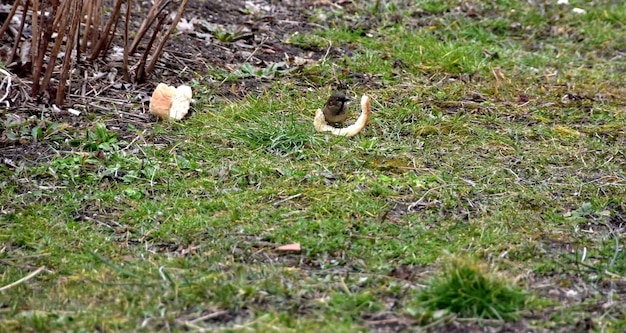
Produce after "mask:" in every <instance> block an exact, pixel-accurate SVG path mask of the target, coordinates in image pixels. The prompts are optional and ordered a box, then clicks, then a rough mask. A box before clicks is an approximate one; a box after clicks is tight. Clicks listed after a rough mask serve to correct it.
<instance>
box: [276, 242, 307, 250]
mask: <svg viewBox="0 0 626 333" xmlns="http://www.w3.org/2000/svg"><path fill="white" fill-rule="evenodd" d="M301 250H302V248H301V247H300V243H293V244H287V245H283V246H279V247H277V248H276V251H281V252H300V251H301Z"/></svg>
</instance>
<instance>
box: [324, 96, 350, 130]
mask: <svg viewBox="0 0 626 333" xmlns="http://www.w3.org/2000/svg"><path fill="white" fill-rule="evenodd" d="M348 101H350V98H349V97H347V96H346V95H345V94H344V93H340V92H336V93H334V94H332V95H330V97H329V98H328V101H326V104H324V109H322V111H323V112H324V118H326V122H328V123H332V124H338V123H339V124H340V123H343V122H344V121H345V120H346V118H347V117H348V103H347V102H348Z"/></svg>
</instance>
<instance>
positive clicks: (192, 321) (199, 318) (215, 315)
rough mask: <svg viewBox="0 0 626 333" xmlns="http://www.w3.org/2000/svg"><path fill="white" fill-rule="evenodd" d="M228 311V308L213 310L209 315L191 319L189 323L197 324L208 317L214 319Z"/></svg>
mask: <svg viewBox="0 0 626 333" xmlns="http://www.w3.org/2000/svg"><path fill="white" fill-rule="evenodd" d="M227 313H228V310H221V311H216V312H211V313H209V314H208V315H205V316H202V317H198V318H196V319H193V320H190V321H189V323H192V324H195V323H197V322H199V321H204V320H207V319H213V318H215V317H219V316H221V315H225V314H227Z"/></svg>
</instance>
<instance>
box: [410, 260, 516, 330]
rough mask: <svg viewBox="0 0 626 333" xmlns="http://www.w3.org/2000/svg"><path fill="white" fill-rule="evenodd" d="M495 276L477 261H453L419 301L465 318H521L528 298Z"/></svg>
mask: <svg viewBox="0 0 626 333" xmlns="http://www.w3.org/2000/svg"><path fill="white" fill-rule="evenodd" d="M493 275H494V274H492V273H491V272H490V270H489V269H488V268H486V267H482V266H481V265H479V264H477V263H476V262H471V261H467V260H462V259H455V260H451V261H450V262H448V263H446V265H445V266H444V268H443V270H442V272H441V276H438V277H436V278H434V279H433V281H432V282H431V283H430V285H429V287H428V288H427V289H425V290H423V292H422V294H420V295H419V296H418V300H419V301H420V302H421V306H423V307H425V308H428V309H430V310H432V311H437V310H447V311H449V312H453V313H457V314H458V315H460V316H463V317H469V318H495V319H500V320H503V319H509V320H511V319H512V320H515V319H518V318H519V316H518V315H517V311H520V310H522V309H523V308H524V306H525V305H526V295H525V294H524V292H523V291H522V290H521V289H520V288H518V287H515V286H513V285H512V283H511V282H508V281H507V280H502V279H501V278H499V277H497V276H493Z"/></svg>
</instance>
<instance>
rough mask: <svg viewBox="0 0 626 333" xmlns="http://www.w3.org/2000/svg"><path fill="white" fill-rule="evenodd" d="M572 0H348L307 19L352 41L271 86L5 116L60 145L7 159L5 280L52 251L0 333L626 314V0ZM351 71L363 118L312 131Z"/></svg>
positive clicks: (599, 318) (531, 322)
mask: <svg viewBox="0 0 626 333" xmlns="http://www.w3.org/2000/svg"><path fill="white" fill-rule="evenodd" d="M571 2H572V5H571V6H556V5H553V4H548V3H541V2H537V4H536V5H528V4H527V3H525V2H524V3H523V4H522V3H518V2H517V1H497V2H495V3H494V4H473V5H472V6H474V7H472V8H466V7H463V6H461V7H459V4H458V3H457V2H456V1H423V2H416V5H415V6H403V5H402V4H401V3H400V2H391V3H388V2H385V3H383V2H373V1H371V2H365V3H363V4H360V5H357V6H355V7H349V8H346V9H343V10H340V9H337V8H334V7H333V8H332V9H331V10H330V11H329V12H327V13H326V14H325V15H326V20H324V21H323V22H325V24H326V25H327V26H328V27H329V28H327V29H320V30H318V31H315V32H312V33H311V34H309V35H304V34H299V35H296V36H291V38H290V39H289V40H290V41H291V42H293V43H294V44H296V45H299V46H306V45H308V46H309V47H310V48H312V49H318V50H319V51H320V53H321V54H322V55H324V54H325V52H326V48H328V47H329V45H333V47H338V48H341V49H344V50H349V51H350V53H349V54H350V55H345V56H341V55H339V56H336V57H334V58H332V57H331V56H329V57H327V58H326V60H325V61H321V62H319V63H318V64H314V65H311V66H308V67H306V68H303V69H299V70H294V71H289V72H286V73H283V74H280V75H282V76H280V77H279V78H278V79H276V81H275V82H274V83H273V84H272V85H271V86H269V87H268V88H267V89H266V90H265V91H263V92H261V93H259V94H258V95H255V96H249V97H246V98H244V99H242V100H238V101H227V100H224V99H213V100H212V102H211V101H209V100H208V99H207V100H203V99H202V98H201V99H200V100H199V104H198V105H197V106H196V109H197V112H195V113H194V114H193V115H192V116H191V117H190V118H188V119H186V120H184V121H182V122H178V123H175V122H161V123H158V124H154V125H153V126H152V127H151V128H149V129H148V130H146V131H144V130H143V129H140V128H135V127H133V126H131V125H128V124H124V127H123V128H120V127H119V123H117V122H116V120H115V119H109V118H107V116H102V117H100V118H97V119H94V125H93V126H92V128H91V129H89V130H88V131H86V132H81V131H75V130H73V129H72V128H71V127H69V126H64V125H63V124H57V123H54V122H52V121H50V120H45V119H40V120H39V121H30V120H29V121H27V122H23V123H19V124H17V123H11V124H8V123H7V124H4V125H2V126H4V127H2V129H3V130H7V131H9V132H11V133H14V134H15V136H16V139H15V140H16V141H19V140H22V141H23V143H24V144H30V143H33V142H39V143H40V144H45V145H46V146H47V147H49V150H47V151H48V152H49V154H47V155H46V156H43V157H37V159H35V158H31V157H29V156H26V157H25V158H24V159H23V160H19V161H14V162H13V163H15V164H16V165H15V167H12V166H11V163H6V162H4V163H3V164H2V165H0V188H2V191H1V192H0V213H1V215H0V230H1V232H0V242H1V243H2V244H3V245H2V247H1V248H0V288H2V287H3V286H7V285H9V284H11V283H13V282H15V281H17V280H19V279H21V278H23V277H25V276H26V275H28V274H29V273H31V272H33V271H35V270H37V269H38V268H39V267H42V266H43V267H45V269H44V270H42V271H41V272H40V273H39V274H37V275H36V276H34V277H32V278H30V279H28V280H27V281H24V282H22V283H20V284H17V285H14V286H12V287H10V288H8V289H7V290H4V291H0V331H6V332H9V331H25V332H28V331H81V330H84V331H93V330H100V331H123V332H127V331H143V330H145V331H157V330H159V331H165V330H171V331H183V330H192V331H203V330H204V331H213V330H225V331H250V330H252V331H281V332H284V331H296V330H300V331H336V332H353V331H368V330H370V329H375V328H380V326H383V327H385V325H389V326H387V328H389V329H393V327H396V328H398V327H400V328H402V327H405V328H406V327H412V328H415V329H417V328H418V327H430V328H431V329H441V330H442V331H446V330H449V329H451V328H450V326H446V325H453V324H455V323H456V325H484V324H485V323H488V324H490V325H510V326H509V327H512V329H515V330H523V329H529V327H531V328H533V329H537V330H546V331H558V330H564V331H572V330H574V329H575V328H580V327H588V329H589V330H595V331H607V332H611V331H612V332H619V331H622V330H624V329H625V328H626V317H625V315H624V314H625V313H626V309H625V308H624V306H623V298H624V297H625V296H626V290H625V289H624V282H625V277H624V272H625V270H626V265H625V264H624V263H625V262H626V260H625V259H626V258H625V257H624V252H623V236H624V229H623V228H624V226H623V222H624V216H625V212H626V190H625V188H626V187H625V185H626V184H625V180H626V174H625V171H624V170H625V168H624V166H625V165H626V159H625V156H624V146H625V143H626V142H625V140H626V131H625V127H626V114H625V112H624V105H625V104H626V101H625V100H624V97H623V96H624V91H625V89H626V87H625V86H624V81H623V72H624V68H626V67H625V65H626V61H625V60H624V56H623V50H624V48H625V47H626V44H625V43H626V40H624V38H623V36H625V35H626V34H625V31H624V30H625V28H624V26H623V24H622V23H621V22H623V21H624V20H622V18H623V17H624V16H626V8H625V7H624V6H623V5H621V4H618V3H617V2H610V1H604V2H595V3H594V4H593V5H592V4H590V3H587V2H575V1H571ZM573 6H580V7H584V9H585V10H586V11H587V13H586V14H582V15H576V14H574V13H572V12H571V8H572V7H573ZM417 8H420V9H421V10H417ZM557 18H558V19H557ZM311 19H312V20H316V16H314V15H313V16H312V18H311ZM318 23H319V22H318ZM329 42H330V43H329ZM337 82H342V83H344V84H346V85H347V86H348V87H349V90H350V92H351V94H353V95H361V94H368V95H369V96H371V97H372V98H373V106H374V109H375V110H374V114H373V117H372V120H371V123H370V125H369V126H368V128H367V129H366V130H365V131H364V132H363V133H362V134H360V135H358V136H357V137H354V138H352V139H346V138H340V137H331V136H326V135H321V134H318V133H315V132H314V130H313V126H312V118H313V114H314V110H315V109H316V108H318V107H320V106H321V105H323V103H324V101H325V98H326V97H327V96H328V95H329V90H328V89H327V88H328V87H329V86H330V85H332V84H336V83H337ZM225 84H229V85H230V83H229V82H226V83H225ZM303 86H307V87H309V89H305V88H303ZM214 88H215V87H211V86H202V85H199V86H197V87H196V88H195V89H196V91H195V94H196V96H206V95H212V94H213V93H214V91H215V90H214ZM351 112H353V119H354V118H356V116H355V114H356V112H357V111H356V106H354V105H353V106H352V109H351ZM42 125H45V126H42ZM37 126H39V127H38V128H36V127H37ZM296 242H297V243H300V244H301V245H302V249H303V250H302V252H301V253H297V254H293V253H292V254H289V253H288V254H284V253H280V252H277V251H276V250H275V248H276V247H277V246H280V245H284V244H289V243H296ZM449 254H453V255H455V256H458V257H462V258H475V259H472V260H469V259H468V260H469V261H468V262H469V264H467V263H465V262H463V261H461V262H460V264H458V265H457V264H454V263H456V262H455V261H453V263H452V264H451V263H450V262H448V261H447V259H445V258H448V256H449ZM496 270H497V273H496ZM473 283H478V284H477V285H475V284H473ZM448 286H452V287H448ZM474 286H475V288H474ZM464 290H467V291H466V292H463V291H464ZM475 291H476V292H478V294H477V295H474V296H472V293H473V292H475ZM522 295H525V296H522ZM525 297H530V299H531V300H532V301H528V300H527V299H526V298H525ZM475 299H478V300H481V301H472V300H475ZM522 300H524V301H523V302H522ZM456 304H461V305H462V306H461V307H457V306H456ZM480 304H483V305H484V306H483V307H481V306H480ZM431 305H432V306H431ZM438 309H444V310H443V311H444V312H437V311H438ZM459 318H465V319H464V320H460V319H459ZM483 318H496V319H492V320H491V321H489V320H483ZM392 325H396V326H392ZM581 325H582V326H581Z"/></svg>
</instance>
